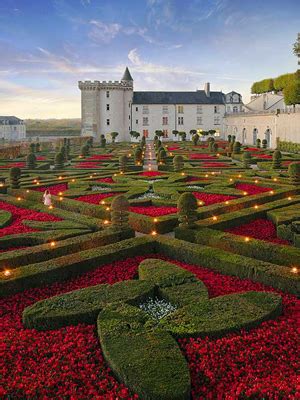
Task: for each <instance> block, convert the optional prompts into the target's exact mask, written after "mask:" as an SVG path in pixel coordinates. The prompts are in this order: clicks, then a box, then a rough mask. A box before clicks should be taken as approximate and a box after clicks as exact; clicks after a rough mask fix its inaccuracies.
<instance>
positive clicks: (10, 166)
mask: <svg viewBox="0 0 300 400" xmlns="http://www.w3.org/2000/svg"><path fill="white" fill-rule="evenodd" d="M13 167H18V168H25V167H26V164H25V162H16V163H7V164H6V165H0V168H13Z"/></svg>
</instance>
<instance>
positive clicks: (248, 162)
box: [243, 151, 252, 168]
mask: <svg viewBox="0 0 300 400" xmlns="http://www.w3.org/2000/svg"><path fill="white" fill-rule="evenodd" d="M251 158H252V157H251V153H250V152H249V151H244V153H243V165H244V168H250V165H251Z"/></svg>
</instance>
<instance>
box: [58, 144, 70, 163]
mask: <svg viewBox="0 0 300 400" xmlns="http://www.w3.org/2000/svg"><path fill="white" fill-rule="evenodd" d="M59 152H60V153H61V154H62V155H63V156H64V160H67V159H68V153H67V146H65V145H63V146H61V148H60V150H59Z"/></svg>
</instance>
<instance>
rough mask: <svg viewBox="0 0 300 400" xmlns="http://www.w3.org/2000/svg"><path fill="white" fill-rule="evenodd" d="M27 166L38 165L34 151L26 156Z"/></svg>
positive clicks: (32, 167) (33, 167)
mask: <svg viewBox="0 0 300 400" xmlns="http://www.w3.org/2000/svg"><path fill="white" fill-rule="evenodd" d="M26 167H27V168H28V169H35V167H36V156H35V154H34V153H29V154H28V156H27V157H26Z"/></svg>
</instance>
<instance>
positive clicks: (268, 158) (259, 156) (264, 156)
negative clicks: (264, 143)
mask: <svg viewBox="0 0 300 400" xmlns="http://www.w3.org/2000/svg"><path fill="white" fill-rule="evenodd" d="M253 155H254V157H257V158H263V159H266V160H272V158H273V157H272V156H270V155H269V154H253Z"/></svg>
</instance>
